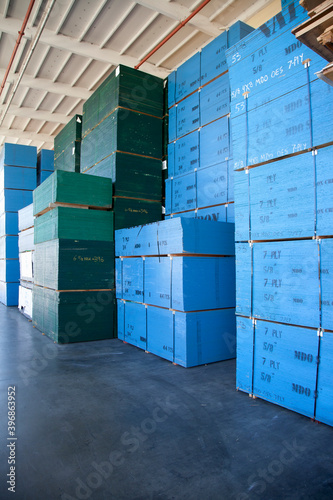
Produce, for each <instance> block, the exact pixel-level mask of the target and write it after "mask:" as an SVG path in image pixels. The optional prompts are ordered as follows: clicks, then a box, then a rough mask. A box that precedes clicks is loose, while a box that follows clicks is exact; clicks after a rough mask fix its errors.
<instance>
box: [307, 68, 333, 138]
mask: <svg viewBox="0 0 333 500" xmlns="http://www.w3.org/2000/svg"><path fill="white" fill-rule="evenodd" d="M325 65H326V62H325V61H324V60H323V62H322V67H324V66H325ZM311 101H312V102H311V104H312V128H313V145H314V146H319V145H321V144H326V143H327V142H331V141H333V132H332V116H333V88H332V87H331V86H330V85H327V83H326V82H323V81H322V80H319V79H317V80H315V81H314V82H313V83H311ZM323 116H325V117H327V120H328V121H326V119H325V120H323Z"/></svg>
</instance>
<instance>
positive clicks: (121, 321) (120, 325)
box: [117, 299, 125, 340]
mask: <svg viewBox="0 0 333 500" xmlns="http://www.w3.org/2000/svg"><path fill="white" fill-rule="evenodd" d="M117 337H118V339H119V340H125V301H124V300H120V299H117Z"/></svg>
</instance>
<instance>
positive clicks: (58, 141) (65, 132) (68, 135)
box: [54, 115, 82, 158]
mask: <svg viewBox="0 0 333 500" xmlns="http://www.w3.org/2000/svg"><path fill="white" fill-rule="evenodd" d="M81 135H82V115H74V116H73V118H72V119H71V120H70V121H69V122H68V123H67V125H65V126H64V128H63V129H62V130H61V131H60V132H59V134H57V135H56V136H55V138H54V157H55V158H57V157H58V156H59V155H60V153H61V152H62V151H64V150H65V149H66V148H67V146H68V145H69V144H71V143H73V142H74V141H80V140H81Z"/></svg>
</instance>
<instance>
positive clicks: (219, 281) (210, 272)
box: [171, 219, 235, 311]
mask: <svg viewBox="0 0 333 500" xmlns="http://www.w3.org/2000/svg"><path fill="white" fill-rule="evenodd" d="M188 220H189V219H188ZM171 297H172V299H171V304H172V309H176V310H178V311H201V310H205V309H222V308H227V307H235V258H234V257H209V258H207V257H173V259H172V285H171Z"/></svg>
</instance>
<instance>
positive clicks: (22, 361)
mask: <svg viewBox="0 0 333 500" xmlns="http://www.w3.org/2000/svg"><path fill="white" fill-rule="evenodd" d="M0 384H1V386H0V415H1V418H0V499H1V500H3V499H7V498H14V499H17V500H21V499H28V500H48V499H62V500H73V499H88V498H91V499H93V500H95V499H96V500H99V499H105V500H113V499H114V500H123V499H124V500H127V499H129V500H149V499H151V500H155V499H156V500H171V499H184V500H185V499H186V500H188V499H190V500H192V499H193V500H197V499H198V500H199V499H200V500H206V499H207V500H210V499H212V500H215V499H217V500H220V499H223V500H224V499H225V500H229V499H235V500H247V499H265V500H270V499H272V500H273V499H286V500H294V499H302V500H325V499H327V500H328V499H330V500H332V498H333V428H330V427H328V426H326V425H323V424H318V423H315V422H312V421H311V420H310V419H308V418H306V417H303V416H301V415H297V414H296V413H293V412H291V411H288V410H286V409H283V408H281V407H278V406H275V405H273V404H269V403H266V402H265V401H261V400H258V399H257V400H252V399H251V398H249V397H248V396H247V395H246V394H244V393H240V392H236V391H235V361H234V360H232V361H227V362H222V363H215V364H212V365H208V366H202V367H197V368H190V369H185V368H182V367H179V366H174V365H172V364H171V363H169V362H167V361H164V360H162V359H160V358H158V357H156V356H154V355H151V354H146V353H144V352H143V351H141V350H139V349H137V348H135V347H133V346H130V345H126V344H123V343H122V342H121V341H119V340H116V339H114V340H108V341H100V342H89V343H80V344H72V345H65V346H59V345H56V344H54V343H53V342H52V341H50V340H49V339H48V338H47V337H45V336H42V334H41V333H40V332H38V331H37V330H35V329H34V328H33V327H32V325H31V322H28V321H27V319H26V318H24V317H23V316H22V315H21V314H20V313H19V312H18V310H17V309H16V308H6V307H4V306H2V305H1V306H0ZM11 385H15V386H16V397H17V402H16V404H17V410H16V416H17V421H16V425H17V434H16V436H17V442H16V450H15V451H16V471H15V472H16V493H15V495H14V494H13V493H10V492H8V491H7V485H6V480H7V478H6V474H7V473H8V468H9V466H8V464H7V456H8V448H7V447H6V444H7V388H8V386H11Z"/></svg>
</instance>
